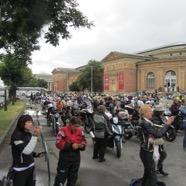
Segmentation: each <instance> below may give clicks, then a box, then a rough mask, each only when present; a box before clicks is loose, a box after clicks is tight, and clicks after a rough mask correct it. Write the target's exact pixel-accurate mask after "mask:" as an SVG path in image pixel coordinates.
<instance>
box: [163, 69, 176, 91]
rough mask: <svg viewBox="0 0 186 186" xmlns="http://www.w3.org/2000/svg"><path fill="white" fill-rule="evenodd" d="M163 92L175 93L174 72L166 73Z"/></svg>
mask: <svg viewBox="0 0 186 186" xmlns="http://www.w3.org/2000/svg"><path fill="white" fill-rule="evenodd" d="M164 87H165V92H176V91H177V86H176V73H175V72H174V71H172V70H171V71H168V72H167V73H166V74H165V84H164Z"/></svg>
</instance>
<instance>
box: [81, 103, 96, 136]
mask: <svg viewBox="0 0 186 186" xmlns="http://www.w3.org/2000/svg"><path fill="white" fill-rule="evenodd" d="M85 105H86V106H85V108H83V109H82V110H81V111H80V119H81V121H82V125H83V127H84V130H85V132H86V133H88V134H89V133H90V131H92V130H93V126H94V122H93V107H92V104H91V102H90V101H87V102H86V104H85Z"/></svg>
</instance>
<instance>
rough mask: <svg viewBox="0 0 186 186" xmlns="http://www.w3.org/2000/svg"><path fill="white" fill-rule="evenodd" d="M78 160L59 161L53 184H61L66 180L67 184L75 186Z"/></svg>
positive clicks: (56, 185) (57, 185) (55, 185)
mask: <svg viewBox="0 0 186 186" xmlns="http://www.w3.org/2000/svg"><path fill="white" fill-rule="evenodd" d="M79 166H80V161H66V162H65V161H61V162H60V161H59V162H58V167H57V175H56V178H55V184H54V186H59V185H60V183H62V184H63V185H64V184H65V182H66V180H67V186H75V184H76V180H77V178H78V170H79Z"/></svg>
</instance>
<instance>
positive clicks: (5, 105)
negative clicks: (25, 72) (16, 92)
mask: <svg viewBox="0 0 186 186" xmlns="http://www.w3.org/2000/svg"><path fill="white" fill-rule="evenodd" d="M6 88H7V87H6V86H5V91H4V111H7V97H6V95H7V89H6Z"/></svg>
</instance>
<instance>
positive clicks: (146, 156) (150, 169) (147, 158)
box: [140, 149, 157, 186]
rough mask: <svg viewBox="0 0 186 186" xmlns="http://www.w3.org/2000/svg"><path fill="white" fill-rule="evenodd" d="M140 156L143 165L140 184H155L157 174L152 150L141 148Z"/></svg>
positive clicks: (148, 185) (146, 185)
mask: <svg viewBox="0 0 186 186" xmlns="http://www.w3.org/2000/svg"><path fill="white" fill-rule="evenodd" d="M140 158H141V161H142V163H143V166H144V174H143V179H142V186H156V182H157V175H156V168H155V162H154V160H153V152H148V151H145V150H143V149H141V150H140Z"/></svg>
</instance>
